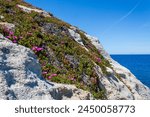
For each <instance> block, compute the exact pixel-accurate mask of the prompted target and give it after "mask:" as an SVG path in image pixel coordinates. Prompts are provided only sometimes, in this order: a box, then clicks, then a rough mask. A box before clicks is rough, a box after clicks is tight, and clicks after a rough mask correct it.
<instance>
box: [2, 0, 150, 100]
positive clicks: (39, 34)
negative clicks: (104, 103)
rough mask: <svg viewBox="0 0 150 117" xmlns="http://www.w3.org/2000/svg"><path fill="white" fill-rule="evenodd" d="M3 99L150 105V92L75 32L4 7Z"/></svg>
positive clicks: (43, 16) (9, 2)
mask: <svg viewBox="0 0 150 117" xmlns="http://www.w3.org/2000/svg"><path fill="white" fill-rule="evenodd" d="M0 99H58V100H61V99H83V100H91V99H132V100H133V99H150V89H149V88H148V87H146V86H145V85H143V84H142V83H141V82H140V81H139V80H138V79H137V78H136V77H135V76H134V75H133V74H132V73H131V72H130V71H129V70H128V69H126V68H125V67H123V66H121V65H120V64H119V63H117V62H116V61H114V60H113V59H112V58H111V57H110V56H109V54H108V53H107V52H106V51H105V50H104V48H103V46H102V45H101V44H100V42H99V39H97V38H95V37H92V36H90V35H88V34H86V33H85V32H83V31H81V30H80V29H78V28H77V27H74V26H71V25H70V24H68V23H65V22H63V21H61V20H59V19H57V18H55V17H54V16H53V15H52V14H51V13H48V12H46V11H43V10H41V9H39V8H36V7H33V6H32V5H30V4H27V3H25V2H24V1H22V0H1V1H0Z"/></svg>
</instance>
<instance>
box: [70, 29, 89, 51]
mask: <svg viewBox="0 0 150 117" xmlns="http://www.w3.org/2000/svg"><path fill="white" fill-rule="evenodd" d="M71 28H72V27H71ZM68 31H69V33H70V35H71V36H72V37H73V39H74V40H75V41H76V42H77V43H78V44H80V45H81V46H82V47H83V48H84V49H85V50H86V51H89V50H88V49H87V48H86V47H85V46H84V44H83V41H82V38H81V36H80V34H78V33H76V32H75V28H74V30H72V29H68Z"/></svg>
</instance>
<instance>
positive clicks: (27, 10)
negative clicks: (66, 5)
mask: <svg viewBox="0 0 150 117" xmlns="http://www.w3.org/2000/svg"><path fill="white" fill-rule="evenodd" d="M17 6H18V7H19V8H21V9H22V10H23V11H24V12H27V13H31V12H32V11H34V12H37V13H40V14H42V15H43V16H45V17H51V15H50V14H49V13H48V12H46V11H43V10H39V9H33V8H29V7H26V6H23V5H17Z"/></svg>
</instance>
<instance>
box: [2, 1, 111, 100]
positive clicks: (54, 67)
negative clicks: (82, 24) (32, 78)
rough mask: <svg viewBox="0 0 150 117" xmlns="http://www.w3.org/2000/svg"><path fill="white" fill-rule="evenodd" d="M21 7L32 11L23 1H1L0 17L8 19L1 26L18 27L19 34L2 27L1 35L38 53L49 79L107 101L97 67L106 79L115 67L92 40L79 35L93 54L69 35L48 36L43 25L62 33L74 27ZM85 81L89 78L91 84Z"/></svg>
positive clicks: (65, 33)
mask: <svg viewBox="0 0 150 117" xmlns="http://www.w3.org/2000/svg"><path fill="white" fill-rule="evenodd" d="M17 4H22V5H25V6H29V7H31V5H29V4H26V3H24V2H22V0H12V1H11V2H10V1H9V0H1V1H0V14H1V15H3V16H4V18H3V19H0V22H8V23H12V24H15V30H9V29H7V28H6V27H0V33H2V34H3V35H4V36H5V37H7V38H8V39H10V40H11V41H12V42H14V43H17V44H20V45H23V46H25V47H28V48H30V49H32V50H33V51H34V52H35V54H36V55H37V57H38V59H39V62H40V64H41V67H42V74H43V77H44V78H45V79H47V80H50V81H52V82H57V83H66V84H75V85H76V86H77V87H78V88H81V89H84V90H87V91H90V92H91V93H92V94H93V96H94V97H95V98H97V99H106V96H105V90H103V89H101V88H100V87H99V80H98V76H97V74H96V72H95V70H94V67H95V65H94V63H96V64H97V65H99V66H100V67H101V69H102V71H103V73H104V74H105V75H107V74H108V73H107V70H106V67H111V65H110V64H109V62H108V61H107V60H106V59H105V58H104V57H103V56H102V55H101V53H100V51H99V50H97V49H96V47H95V46H94V45H92V44H91V42H90V40H89V39H87V37H86V36H85V35H84V34H83V33H82V32H81V31H78V33H79V34H80V35H81V38H82V39H83V43H84V45H85V46H86V48H88V50H89V52H87V51H86V50H85V49H84V48H82V47H81V46H80V45H79V44H78V43H76V42H75V41H74V40H73V39H72V38H71V36H69V35H68V33H67V31H61V32H58V33H57V35H56V34H53V33H46V32H44V31H43V27H41V25H42V24H41V23H43V24H44V23H51V24H54V27H55V29H59V30H61V29H63V30H64V29H67V28H69V27H70V25H69V24H67V23H65V22H63V21H61V20H59V19H57V18H55V17H44V16H42V15H41V14H39V13H36V12H31V13H26V12H23V11H22V10H21V9H20V8H18V7H17ZM66 56H69V57H71V58H67V57H66ZM72 61H73V62H72ZM84 77H87V78H88V82H86V81H85V80H84Z"/></svg>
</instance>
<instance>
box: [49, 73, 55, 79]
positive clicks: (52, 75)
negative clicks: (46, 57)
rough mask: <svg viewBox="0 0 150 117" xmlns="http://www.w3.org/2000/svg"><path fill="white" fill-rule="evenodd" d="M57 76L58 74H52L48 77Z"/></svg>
mask: <svg viewBox="0 0 150 117" xmlns="http://www.w3.org/2000/svg"><path fill="white" fill-rule="evenodd" d="M55 76H57V74H51V75H50V76H49V77H48V79H51V78H53V77H55Z"/></svg>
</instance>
